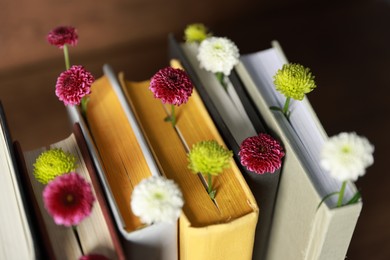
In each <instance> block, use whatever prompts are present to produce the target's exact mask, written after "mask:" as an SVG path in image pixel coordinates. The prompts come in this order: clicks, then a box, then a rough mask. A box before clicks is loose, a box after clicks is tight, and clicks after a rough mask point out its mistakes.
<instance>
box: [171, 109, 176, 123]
mask: <svg viewBox="0 0 390 260" xmlns="http://www.w3.org/2000/svg"><path fill="white" fill-rule="evenodd" d="M171 122H172V127H175V125H176V117H175V105H171Z"/></svg>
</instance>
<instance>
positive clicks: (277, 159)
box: [238, 133, 284, 174]
mask: <svg viewBox="0 0 390 260" xmlns="http://www.w3.org/2000/svg"><path fill="white" fill-rule="evenodd" d="M238 155H239V156H240V157H241V164H242V165H243V166H245V167H246V168H247V169H248V170H250V171H253V172H255V173H257V174H263V173H266V172H269V173H274V172H275V171H276V170H277V169H279V168H280V166H281V165H282V158H283V156H284V151H283V148H282V146H281V145H280V143H279V142H278V141H277V140H275V139H274V138H272V137H271V136H270V135H268V134H263V133H260V134H259V135H258V136H253V137H248V138H246V139H245V140H244V141H243V142H242V143H241V146H240V152H239V153H238Z"/></svg>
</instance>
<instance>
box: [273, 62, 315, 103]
mask: <svg viewBox="0 0 390 260" xmlns="http://www.w3.org/2000/svg"><path fill="white" fill-rule="evenodd" d="M274 84H275V87H276V90H278V91H279V92H280V93H282V94H283V95H285V96H286V97H287V98H293V99H296V100H302V99H303V98H304V96H305V94H307V93H309V92H311V91H312V90H313V89H314V88H315V87H316V84H315V82H314V76H313V75H312V74H311V72H310V69H309V68H305V67H304V66H302V65H300V64H294V63H290V64H284V65H283V68H282V69H281V70H278V71H277V72H276V74H275V76H274Z"/></svg>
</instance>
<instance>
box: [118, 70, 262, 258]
mask: <svg viewBox="0 0 390 260" xmlns="http://www.w3.org/2000/svg"><path fill="white" fill-rule="evenodd" d="M173 64H176V65H173V66H180V65H178V64H177V63H173ZM120 82H121V85H122V88H123V92H124V95H125V97H126V98H127V101H128V105H129V106H130V107H131V109H132V110H133V111H134V114H135V115H136V118H137V120H138V122H139V123H140V126H141V129H142V131H143V133H144V136H145V137H146V138H147V141H148V144H149V146H150V147H151V149H152V151H153V154H154V156H155V158H156V161H157V162H158V165H159V167H160V169H161V172H162V173H163V174H164V175H165V176H166V177H167V178H169V179H172V180H174V181H175V182H176V183H177V184H178V185H179V187H180V188H181V190H182V192H183V197H184V201H185V204H184V207H183V213H182V215H181V217H180V218H179V253H180V259H182V260H185V259H252V251H253V243H254V235H255V229H256V224H257V220H258V215H259V209H258V206H257V203H256V201H255V198H254V197H253V194H252V192H251V191H250V189H249V187H248V186H247V184H246V182H245V179H244V178H243V176H242V173H241V172H240V170H239V168H238V166H237V165H236V163H235V162H234V160H231V162H230V168H228V169H225V170H224V172H223V173H222V174H221V175H219V176H217V177H216V178H214V179H213V187H215V188H216V197H215V201H213V200H211V198H210V197H209V195H208V193H207V190H206V188H205V186H204V183H203V181H204V180H202V178H200V176H199V175H197V174H194V173H192V172H191V170H190V169H189V168H188V164H189V162H188V158H187V154H188V152H189V150H190V149H191V148H192V146H193V144H195V143H197V142H199V141H207V140H215V141H217V142H218V143H219V144H220V145H222V146H224V147H226V144H225V143H224V141H223V139H222V137H221V136H220V134H219V132H218V129H217V128H216V126H215V125H214V122H213V120H212V119H211V117H210V116H209V114H208V112H207V109H206V108H205V106H204V104H203V101H202V99H201V98H200V96H199V95H198V93H197V91H196V89H194V91H193V93H192V95H191V97H190V98H189V100H188V102H187V103H185V104H182V105H181V106H179V107H176V108H175V111H176V112H175V113H176V115H177V123H176V126H175V127H173V126H172V125H171V123H170V122H165V121H164V118H166V117H167V116H168V115H169V113H170V112H169V111H170V109H169V106H164V105H163V104H162V103H161V101H160V100H159V99H156V98H154V97H153V93H152V92H151V91H150V90H149V89H148V87H149V81H143V82H131V81H128V80H126V79H125V77H124V75H123V74H121V75H120Z"/></svg>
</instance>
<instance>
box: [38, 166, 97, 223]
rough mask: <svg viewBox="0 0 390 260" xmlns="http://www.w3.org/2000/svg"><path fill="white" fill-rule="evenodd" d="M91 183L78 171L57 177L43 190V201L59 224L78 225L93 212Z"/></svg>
mask: <svg viewBox="0 0 390 260" xmlns="http://www.w3.org/2000/svg"><path fill="white" fill-rule="evenodd" d="M94 201H95V197H94V195H93V193H92V188H91V185H90V184H89V183H88V182H87V181H86V180H85V179H84V178H83V177H81V176H80V175H78V174H77V173H74V172H72V173H69V174H64V175H61V176H58V177H56V178H55V179H54V180H52V181H51V182H49V183H48V184H47V185H46V186H45V189H44V190H43V202H44V204H45V207H46V209H47V211H48V212H49V214H50V215H51V216H52V217H53V219H54V222H55V223H56V224H57V225H64V226H76V225H77V224H79V223H80V222H81V221H82V220H83V219H84V218H86V217H88V216H89V215H90V214H91V211H92V206H93V202H94Z"/></svg>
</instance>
